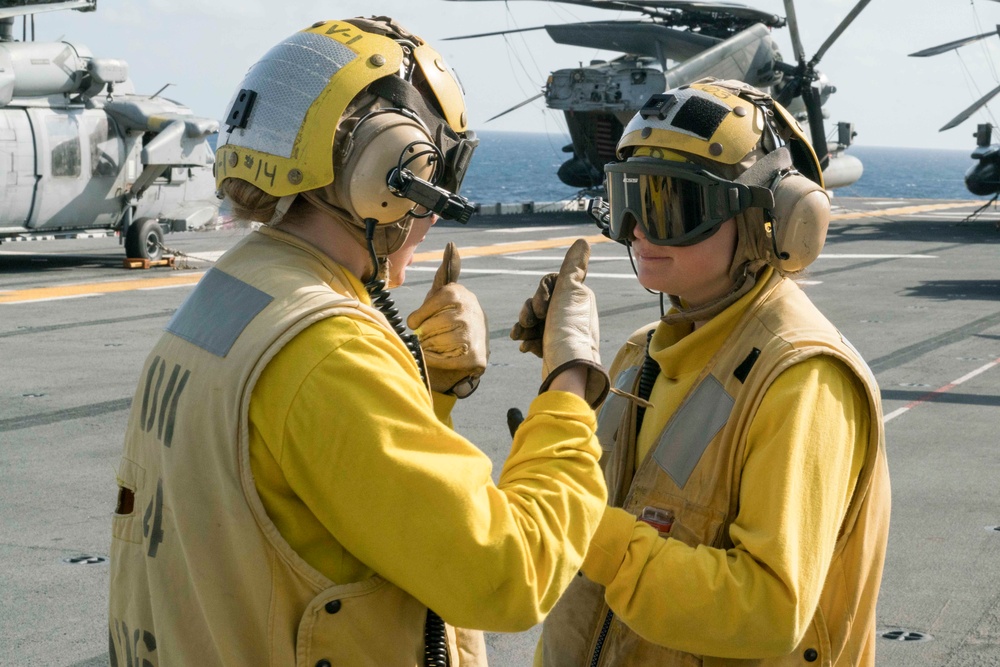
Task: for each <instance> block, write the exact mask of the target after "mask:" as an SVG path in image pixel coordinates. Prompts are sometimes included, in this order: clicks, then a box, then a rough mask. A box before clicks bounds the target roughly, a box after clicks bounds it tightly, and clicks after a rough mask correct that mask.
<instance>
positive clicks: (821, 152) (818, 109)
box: [802, 85, 830, 170]
mask: <svg viewBox="0 0 1000 667" xmlns="http://www.w3.org/2000/svg"><path fill="white" fill-rule="evenodd" d="M802 101H803V102H805V104H806V115H807V117H808V119H809V134H810V135H811V137H810V138H811V139H812V146H813V150H814V151H815V152H816V157H817V158H819V166H820V169H824V170H825V169H826V166H827V165H828V164H830V149H829V147H828V146H827V143H826V124H825V122H824V120H823V99H822V97H821V95H820V92H819V89H818V88H816V87H815V86H812V85H807V86H805V87H804V89H803V90H802Z"/></svg>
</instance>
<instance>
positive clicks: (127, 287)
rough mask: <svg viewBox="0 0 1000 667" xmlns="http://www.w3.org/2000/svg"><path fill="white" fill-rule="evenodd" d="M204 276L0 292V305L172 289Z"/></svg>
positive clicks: (201, 273) (186, 274) (182, 276)
mask: <svg viewBox="0 0 1000 667" xmlns="http://www.w3.org/2000/svg"><path fill="white" fill-rule="evenodd" d="M203 275H205V272H204V271H199V272H198V273H185V274H184V275H180V276H169V277H164V278H139V279H137V280H117V281H113V282H107V283H81V284H79V285H56V286H54V287H34V288H31V289H23V290H15V291H13V292H0V303H12V302H21V301H40V300H42V299H58V298H65V297H70V296H90V295H93V294H111V293H113V292H131V291H133V290H139V289H145V288H149V287H172V286H174V285H193V284H194V283H196V282H198V281H199V280H201V277H202V276H203Z"/></svg>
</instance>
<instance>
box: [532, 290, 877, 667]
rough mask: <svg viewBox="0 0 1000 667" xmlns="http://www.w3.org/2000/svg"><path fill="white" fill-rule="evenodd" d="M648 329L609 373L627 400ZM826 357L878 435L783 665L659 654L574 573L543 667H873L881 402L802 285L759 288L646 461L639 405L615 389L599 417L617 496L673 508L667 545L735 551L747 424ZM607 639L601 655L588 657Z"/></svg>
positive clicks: (596, 588)
mask: <svg viewBox="0 0 1000 667" xmlns="http://www.w3.org/2000/svg"><path fill="white" fill-rule="evenodd" d="M652 328H653V327H646V328H644V329H640V330H639V331H638V332H636V334H634V335H633V336H632V337H631V338H630V339H629V341H628V343H626V345H625V346H624V347H623V348H622V350H621V351H620V352H619V353H618V356H617V357H616V359H615V362H614V364H613V365H612V368H611V374H612V377H614V378H615V385H616V386H617V387H618V388H619V389H621V390H623V391H625V392H627V393H629V394H632V395H638V393H639V390H638V386H639V376H640V374H641V372H640V369H641V365H642V362H643V358H644V355H645V350H646V345H647V342H646V341H647V332H648V331H649V330H650V329H652ZM819 354H825V355H830V356H832V357H834V358H836V359H839V360H841V361H842V362H843V363H844V364H845V365H846V366H847V367H848V368H849V369H850V370H851V371H853V373H854V374H855V375H856V376H857V377H858V378H859V379H860V381H861V383H862V385H863V386H864V387H865V392H866V394H867V399H868V403H869V407H870V414H871V430H870V437H869V441H868V449H867V456H866V458H865V461H864V463H863V467H862V469H861V472H860V477H859V479H858V481H857V485H856V488H855V491H854V495H853V497H852V498H851V501H850V503H849V505H848V507H847V511H846V515H845V516H844V518H843V521H842V524H841V529H840V533H839V537H838V540H837V543H836V547H835V549H834V553H833V561H832V563H831V566H830V570H829V574H828V575H827V579H826V582H825V583H824V587H823V591H822V593H821V595H820V600H819V606H818V608H817V609H816V612H815V614H814V616H813V619H812V622H811V623H810V624H809V627H808V628H807V630H806V633H805V636H804V637H803V638H802V641H801V642H800V643H799V645H798V647H797V648H796V649H795V650H794V651H792V653H790V654H788V655H786V656H783V657H780V658H765V659H760V660H737V659H723V658H714V657H709V656H696V655H692V654H690V653H684V652H681V651H677V650H674V649H671V648H667V647H664V646H659V645H656V644H653V643H652V642H649V641H646V640H644V639H643V638H641V637H640V636H639V635H637V634H636V633H635V632H633V631H632V630H630V629H629V628H628V626H626V625H625V624H624V623H622V622H621V621H619V620H618V618H617V616H614V615H613V614H612V613H611V612H610V611H609V608H608V606H607V604H606V603H605V600H604V587H603V586H600V585H598V584H596V583H593V582H591V581H590V580H588V579H587V578H586V577H584V576H579V577H577V578H576V579H575V580H574V581H573V583H572V584H571V585H570V587H569V589H568V590H567V592H566V593H565V594H564V595H563V597H562V598H561V599H560V601H559V603H558V604H557V605H556V607H555V609H553V611H552V613H551V614H550V615H549V617H548V619H546V621H545V625H544V627H543V649H544V664H545V666H546V667H553V666H556V667H562V666H566V667H569V666H572V667H578V666H579V665H591V664H593V665H595V666H596V665H602V666H611V665H615V666H618V665H663V666H666V665H669V666H692V667H694V666H702V665H704V666H706V667H708V666H712V667H715V666H720V665H733V666H735V665H740V666H747V665H755V666H765V665H766V666H786V665H803V666H806V665H816V666H817V667H819V666H827V667H829V666H831V665H838V666H839V665H872V664H874V652H875V646H874V642H875V601H876V598H877V596H878V589H879V585H880V582H881V577H882V563H883V557H882V554H884V553H885V545H886V539H887V536H888V529H889V501H890V499H889V473H888V466H887V464H886V457H885V444H884V435H883V425H882V421H881V399H880V396H879V392H878V387H877V385H876V383H875V379H874V377H873V376H872V374H871V371H870V370H869V368H868V366H867V365H866V364H865V363H864V361H862V360H861V358H860V356H859V355H858V354H857V353H856V351H855V350H854V349H853V348H852V347H851V346H850V344H849V343H848V342H847V341H846V340H845V339H843V337H842V336H841V334H840V333H839V332H838V331H837V330H836V329H835V328H834V327H833V325H831V324H830V323H829V322H828V321H827V320H826V318H825V317H823V315H822V314H821V313H820V312H819V311H818V310H817V309H816V308H815V306H813V304H812V303H811V302H810V301H809V299H808V298H807V297H806V296H805V295H804V294H803V293H802V291H801V290H800V289H799V288H798V286H797V285H795V283H794V282H793V281H791V280H788V279H783V278H781V277H780V276H778V275H777V273H775V274H774V275H773V276H772V278H771V279H770V280H769V281H768V282H767V283H766V284H765V285H764V286H763V288H762V290H761V292H760V293H759V295H758V296H757V298H756V299H755V300H754V301H753V302H752V303H751V304H750V306H749V308H748V309H747V312H746V313H745V315H744V316H743V317H742V318H741V319H740V321H739V323H738V324H737V325H736V327H735V328H734V330H733V332H732V334H731V335H730V337H729V338H728V339H727V341H726V342H725V343H724V344H723V345H722V347H721V348H720V350H719V352H717V353H716V355H715V357H714V358H713V359H712V360H711V361H710V362H709V364H708V366H707V367H706V368H705V369H704V370H703V371H702V373H701V375H700V376H699V377H698V379H696V380H695V383H694V385H693V387H692V389H691V391H690V392H689V394H688V395H687V396H686V397H685V398H684V400H683V401H682V403H681V404H680V407H679V408H678V409H677V411H676V412H675V413H674V414H673V415H671V417H670V418H669V419H668V421H667V424H666V426H665V427H664V430H663V432H662V433H661V435H660V436H659V438H658V439H657V441H656V442H655V443H654V444H653V446H652V447H651V448H650V451H649V453H648V454H647V455H646V458H645V460H643V461H641V462H639V465H638V467H636V466H635V461H634V455H635V443H636V436H637V434H636V404H635V402H633V401H630V400H629V399H628V398H625V397H623V396H620V395H616V394H611V395H609V397H608V400H607V401H606V403H605V404H604V406H603V407H602V409H601V413H600V416H599V420H598V437H599V439H600V440H601V445H602V447H604V448H605V452H604V455H603V464H604V467H605V477H606V480H607V484H608V502H609V504H610V505H612V506H617V507H622V508H624V509H625V510H627V511H629V512H631V513H633V514H635V515H637V516H638V515H639V514H640V513H641V512H642V509H643V508H644V507H646V506H653V507H659V508H669V509H672V510H673V511H674V514H675V518H674V522H673V526H672V527H671V528H670V532H669V538H673V539H678V540H681V541H683V542H684V543H685V544H688V545H690V546H696V545H708V546H711V547H714V548H718V549H729V548H732V547H733V543H732V541H731V540H730V537H729V526H730V524H731V523H732V522H733V520H734V519H735V517H736V514H737V511H738V507H737V503H738V500H739V490H740V475H741V466H740V464H741V462H742V461H743V460H744V454H745V449H746V439H747V433H748V432H749V430H750V424H751V421H752V420H753V418H754V415H755V413H756V411H757V408H758V406H759V405H760V402H761V399H762V398H763V397H764V393H765V392H766V391H767V389H768V387H769V386H770V385H771V383H772V382H773V381H774V380H775V378H777V377H778V375H779V374H780V373H781V372H782V371H784V370H785V369H787V368H789V367H790V366H792V365H793V364H797V363H799V362H801V361H803V360H805V359H808V358H810V357H812V356H814V355H819ZM633 470H635V475H634V477H633V476H632V471H633ZM678 576H683V572H678ZM663 603H664V604H670V600H664V601H663ZM606 623H609V625H607V627H605V624H606ZM602 630H604V632H605V633H606V634H605V635H604V638H603V643H601V640H600V636H601V634H602ZM599 644H600V659H599V660H598V661H593V662H592V660H593V656H594V654H595V651H596V650H597V648H598V645H599Z"/></svg>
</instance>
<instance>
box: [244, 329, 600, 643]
mask: <svg viewBox="0 0 1000 667" xmlns="http://www.w3.org/2000/svg"><path fill="white" fill-rule="evenodd" d="M335 319H340V318H335ZM316 326H317V325H313V327H310V329H307V332H310V330H312V329H315V328H316ZM341 328H342V327H341ZM303 333H306V332H303ZM310 335H311V336H312V338H311V339H309V340H308V345H303V346H300V347H299V348H295V347H294V346H295V345H296V340H293V341H292V342H291V343H290V344H289V346H287V347H286V349H284V350H282V352H281V353H279V356H278V357H276V358H275V360H272V362H271V363H270V364H269V365H268V368H267V369H265V375H268V373H269V372H271V371H273V372H272V373H271V374H270V375H269V376H268V377H264V376H262V378H261V382H262V383H263V382H265V380H267V381H269V382H270V383H271V390H272V392H274V393H275V394H277V395H271V396H268V395H267V393H266V392H262V393H260V394H258V392H257V390H255V391H254V401H258V402H259V404H260V405H261V406H264V405H265V402H266V401H270V403H269V405H278V406H280V405H285V404H287V408H281V409H280V410H274V409H272V410H271V411H270V412H268V413H267V414H268V415H269V417H270V421H277V422H278V423H279V424H280V428H278V429H272V430H271V431H270V433H271V436H270V439H269V441H268V443H267V448H268V450H269V451H270V453H271V455H272V456H273V457H274V460H275V461H277V463H278V465H279V466H280V469H281V472H282V474H283V475H284V478H285V480H287V484H288V488H289V489H290V491H291V493H292V494H294V496H295V498H294V500H295V501H296V502H299V503H301V504H303V505H304V506H305V507H306V508H308V511H309V512H311V514H313V515H314V516H315V517H316V519H318V521H319V522H320V523H321V524H322V526H323V527H325V529H326V530H327V531H329V534H330V535H332V536H333V537H334V538H335V540H336V541H337V542H338V543H339V544H340V545H342V547H343V549H344V550H345V551H346V552H348V554H349V555H350V556H351V557H353V558H356V559H357V560H358V561H360V562H362V563H364V564H365V565H367V566H368V567H369V568H370V569H371V571H373V572H376V573H378V574H379V575H381V576H382V577H384V578H386V579H388V580H389V581H391V582H393V583H394V584H396V585H398V586H400V587H401V588H403V589H404V590H406V591H408V592H409V593H410V594H412V595H413V596H415V597H416V598H417V599H419V600H420V601H421V602H423V603H424V604H426V605H427V606H429V607H430V608H431V609H434V610H435V611H436V612H437V613H438V614H440V615H441V617H442V618H444V619H445V620H446V621H448V622H449V623H451V624H453V625H456V626H460V627H466V628H478V629H484V630H492V631H503V632H513V631H520V630H525V629H527V628H529V627H531V626H532V625H534V624H536V623H537V622H539V621H540V620H541V619H542V618H543V617H544V615H545V614H546V613H547V612H548V611H549V609H551V607H552V606H553V605H554V604H555V602H556V600H557V599H558V597H559V595H560V593H561V592H562V590H563V589H564V588H565V586H566V585H568V583H569V581H570V580H571V578H572V577H573V576H574V575H575V574H576V572H577V570H578V569H579V566H580V563H581V562H582V560H583V555H584V553H585V552H586V549H587V545H588V543H589V541H590V537H591V536H592V534H593V531H594V529H595V528H596V526H597V523H598V522H599V520H600V517H601V513H602V512H603V509H604V504H605V502H606V491H605V488H604V481H603V476H602V474H601V471H600V468H599V465H598V458H599V456H600V447H599V445H598V444H597V441H596V438H595V437H594V429H595V426H596V424H595V418H594V413H593V411H592V410H591V409H590V408H589V407H588V406H587V404H586V403H585V402H584V401H583V400H582V399H580V398H578V397H576V396H574V395H572V394H568V393H564V392H547V393H545V394H543V395H541V396H539V397H538V398H536V399H535V400H534V402H533V403H532V405H531V408H530V410H529V411H528V415H527V418H526V419H525V421H524V423H523V424H522V425H521V428H520V429H519V430H518V432H517V438H516V439H515V441H514V443H513V446H512V450H511V453H510V456H509V458H508V459H507V462H506V464H505V465H504V468H503V470H502V472H501V474H500V479H499V482H498V483H497V484H494V483H493V481H492V479H491V471H492V464H491V462H490V459H489V458H488V457H487V456H486V455H485V454H483V453H482V452H481V451H480V450H479V449H477V448H476V447H475V446H474V445H473V444H472V443H470V442H469V441H467V440H466V439H464V438H463V437H462V436H460V435H458V434H457V433H455V432H454V431H453V430H451V428H449V427H448V425H447V424H446V423H442V420H441V419H439V416H438V415H436V414H435V408H440V404H438V405H434V406H432V403H431V401H430V400H429V399H428V397H427V390H426V389H425V388H424V387H423V385H422V384H421V382H420V379H419V376H418V375H417V372H416V366H415V365H414V364H413V363H412V360H411V359H410V358H409V357H408V356H407V354H408V353H407V352H406V350H405V349H402V348H401V347H400V346H399V345H398V344H397V343H395V341H393V340H390V339H389V338H387V336H389V335H391V334H388V333H387V332H384V331H382V330H381V329H378V328H376V327H374V326H372V325H369V324H367V323H364V322H355V323H354V329H353V331H352V332H351V334H350V335H345V334H344V333H343V332H341V333H340V334H334V333H331V334H330V336H329V337H328V339H326V340H324V334H323V332H322V329H320V333H319V334H317V333H316V332H314V331H313V332H310ZM300 336H302V334H300ZM317 336H318V340H317V339H316V338H317ZM307 338H309V337H308V336H307ZM318 347H319V348H321V349H323V350H324V352H326V353H325V354H324V355H318V354H317V353H316V349H317V348H318ZM286 352H288V353H289V354H287V355H286ZM296 354H298V356H299V357H300V358H296ZM279 357H281V359H280V361H279ZM275 362H278V363H277V364H275ZM272 366H274V368H273V369H272ZM288 397H291V398H288ZM442 398H447V397H442ZM251 408H252V409H253V403H252V404H251ZM261 409H262V410H264V411H265V412H266V408H264V407H262V408H261ZM260 414H263V412H261V413H260ZM270 511H271V510H270V509H269V512H270ZM276 523H277V521H276ZM283 534H284V533H283Z"/></svg>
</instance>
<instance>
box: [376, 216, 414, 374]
mask: <svg viewBox="0 0 1000 667" xmlns="http://www.w3.org/2000/svg"><path fill="white" fill-rule="evenodd" d="M377 224H378V221H377V220H374V219H372V218H367V219H366V220H365V239H366V240H367V241H368V255H369V257H370V258H371V262H372V276H371V278H369V279H368V281H367V282H366V283H365V289H366V290H368V295H369V296H370V297H371V299H372V305H373V306H375V308H377V309H378V310H379V311H380V312H381V313H382V314H383V315H385V319H387V320H389V324H390V325H391V326H392V328H393V330H394V331H395V332H396V334H397V335H399V337H400V339H401V340H402V341H403V344H404V345H406V349H407V350H409V351H410V354H411V355H413V358H414V359H416V361H417V370H418V371H420V379H421V380H423V382H424V384H427V376H426V375H425V374H424V351H423V349H421V347H420V340H419V339H418V338H417V337H416V336H415V335H414V334H411V333H406V327H404V326H403V318H402V317H401V316H400V314H399V310H397V309H396V304H395V303H393V301H392V297H391V296H389V291H388V290H387V289H386V288H385V281H384V280H380V279H379V277H378V273H379V262H378V255H376V254H375V241H374V239H375V226H376V225H377Z"/></svg>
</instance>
